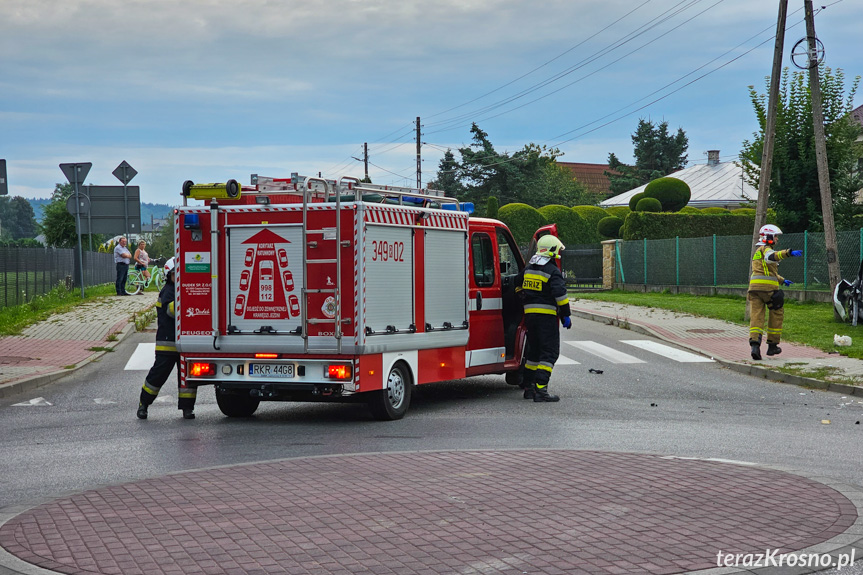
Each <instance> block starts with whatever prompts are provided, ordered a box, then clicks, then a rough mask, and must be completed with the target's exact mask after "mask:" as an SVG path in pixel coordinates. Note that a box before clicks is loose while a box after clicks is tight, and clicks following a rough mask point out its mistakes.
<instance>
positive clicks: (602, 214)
mask: <svg viewBox="0 0 863 575" xmlns="http://www.w3.org/2000/svg"><path fill="white" fill-rule="evenodd" d="M572 211H574V212H575V213H577V214H578V215H579V216H581V217H582V218H583V219H584V221H585V223H586V224H587V229H586V232H585V234H584V240H583V241H580V242H578V243H582V244H593V243H599V242H601V241H602V239H603V238H602V237H601V236H600V235H599V232H598V231H596V225H597V224H598V223H599V220H601V219H602V218H607V217H608V215H609V214H608V212H606V211H605V210H604V209H602V208H600V207H598V206H574V207H573V208H572Z"/></svg>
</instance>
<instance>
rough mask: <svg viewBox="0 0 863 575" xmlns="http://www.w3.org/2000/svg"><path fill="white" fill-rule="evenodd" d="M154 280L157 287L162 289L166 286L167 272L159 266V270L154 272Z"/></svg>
mask: <svg viewBox="0 0 863 575" xmlns="http://www.w3.org/2000/svg"><path fill="white" fill-rule="evenodd" d="M153 274H154V275H153V281H154V282H156V289H157V290H159V291H162V288H163V287H165V272H163V271H162V269H161V268H159V269H158V270H157V271H155V272H153Z"/></svg>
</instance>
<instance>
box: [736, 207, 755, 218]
mask: <svg viewBox="0 0 863 575" xmlns="http://www.w3.org/2000/svg"><path fill="white" fill-rule="evenodd" d="M731 213H732V214H737V215H738V216H755V208H736V209H734V210H731Z"/></svg>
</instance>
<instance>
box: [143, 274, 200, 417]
mask: <svg viewBox="0 0 863 575" xmlns="http://www.w3.org/2000/svg"><path fill="white" fill-rule="evenodd" d="M174 272H175V263H174V258H171V259H169V260H168V261H167V262H165V287H163V288H162V291H160V292H159V299H158V301H157V302H156V360H155V361H154V362H153V367H151V368H150V372H149V373H148V374H147V377H146V378H145V379H144V386H143V388H141V398H140V401H139V402H138V418H139V419H147V408H148V407H149V406H150V404H151V403H153V401H155V399H156V396H157V395H159V391H160V390H161V389H162V385H163V384H164V383H165V382H166V381H168V377H169V376H170V375H171V371H172V370H173V369H174V367H176V368H177V387H178V393H177V397H178V399H177V408H178V409H181V410H183V418H184V419H195V397H196V394H197V389H196V388H194V387H185V386H184V385H183V383H182V381H181V379H180V354H179V352H178V351H177V341H176V327H175V324H174V317H175V316H176V313H175V308H174V302H175V284H174Z"/></svg>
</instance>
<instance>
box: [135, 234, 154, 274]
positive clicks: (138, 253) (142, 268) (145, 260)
mask: <svg viewBox="0 0 863 575" xmlns="http://www.w3.org/2000/svg"><path fill="white" fill-rule="evenodd" d="M145 247H147V242H145V241H144V240H141V241H140V242H138V249H137V250H135V269H136V270H138V271H139V272H141V273H143V274H144V279H145V280H148V279H150V271H149V270H148V269H147V266H148V265H150V256H149V254H147V251H146V250H145V249H144V248H145Z"/></svg>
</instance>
